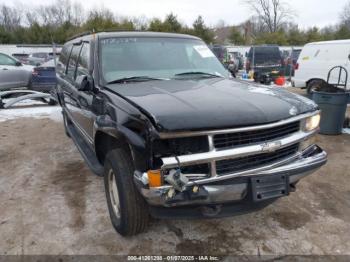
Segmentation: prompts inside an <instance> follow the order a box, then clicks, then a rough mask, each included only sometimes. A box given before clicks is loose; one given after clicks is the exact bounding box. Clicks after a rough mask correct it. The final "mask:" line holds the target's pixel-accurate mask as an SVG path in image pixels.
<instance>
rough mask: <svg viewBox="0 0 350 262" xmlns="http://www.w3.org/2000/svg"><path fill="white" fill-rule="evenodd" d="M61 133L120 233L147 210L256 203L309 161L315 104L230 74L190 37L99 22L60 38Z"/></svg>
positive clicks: (175, 212)
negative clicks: (104, 28) (100, 26)
mask: <svg viewBox="0 0 350 262" xmlns="http://www.w3.org/2000/svg"><path fill="white" fill-rule="evenodd" d="M57 77H58V86H57V93H58V98H59V103H60V105H61V106H62V112H63V117H64V125H65V128H66V132H67V135H68V136H70V137H71V138H72V140H73V141H74V142H75V144H76V146H77V147H78V149H79V151H80V152H81V154H82V156H83V158H84V159H85V161H86V163H87V164H88V165H89V167H90V168H91V170H92V171H93V172H94V173H96V174H97V175H99V176H104V183H105V190H106V197H107V203H108V209H109V213H110V217H111V220H112V223H113V226H114V227H115V229H116V230H117V231H118V232H119V233H120V234H122V235H132V234H136V233H139V232H141V231H143V230H144V229H145V228H146V226H147V224H148V220H149V217H150V215H152V216H153V217H158V218H184V217H194V218H202V217H206V218H213V217H224V216H229V215H233V214H238V213H243V212H248V211H252V210H257V209H259V208H263V207H265V206H267V205H268V204H270V203H272V202H273V201H274V200H275V199H277V198H279V197H281V196H286V195H288V194H289V193H290V192H291V191H294V190H295V185H296V184H297V182H298V181H299V180H300V179H301V178H303V177H305V176H307V175H309V174H311V173H312V172H313V171H315V170H316V169H318V168H319V167H321V166H322V165H323V164H324V163H325V162H326V160H327V155H326V153H325V152H324V151H323V150H322V149H321V148H320V147H318V146H317V145H315V144H313V142H312V139H311V137H313V136H314V135H315V134H316V133H317V131H318V124H319V119H320V115H319V111H318V108H317V106H316V105H315V104H314V103H313V102H312V101H310V100H308V99H306V98H303V97H301V96H298V95H295V94H292V93H289V92H287V91H285V90H280V89H273V88H268V87H262V86H258V85H255V84H250V83H246V82H242V81H239V80H234V79H232V78H231V77H230V76H229V73H228V72H227V71H226V70H225V68H224V67H223V66H222V65H221V63H220V62H219V61H218V59H217V58H216V57H215V55H214V54H213V53H212V52H211V51H210V49H209V48H208V47H207V46H206V45H205V43H204V42H203V41H202V40H200V39H199V38H196V37H193V36H188V35H180V34H167V33H151V32H108V33H103V32H102V33H96V34H90V35H85V36H80V37H77V38H75V39H73V40H71V41H69V42H67V43H66V44H65V45H64V47H63V50H62V53H61V56H60V58H59V61H58V64H57Z"/></svg>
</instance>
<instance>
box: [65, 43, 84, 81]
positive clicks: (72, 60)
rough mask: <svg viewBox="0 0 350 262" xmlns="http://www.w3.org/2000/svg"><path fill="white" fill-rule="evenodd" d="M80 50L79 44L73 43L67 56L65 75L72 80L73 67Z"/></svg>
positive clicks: (75, 64)
mask: <svg viewBox="0 0 350 262" xmlns="http://www.w3.org/2000/svg"><path fill="white" fill-rule="evenodd" d="M80 50H81V45H73V49H72V53H71V55H70V57H69V61H68V67H67V77H68V78H70V79H72V80H74V79H75V69H76V66H77V62H78V57H79V53H80Z"/></svg>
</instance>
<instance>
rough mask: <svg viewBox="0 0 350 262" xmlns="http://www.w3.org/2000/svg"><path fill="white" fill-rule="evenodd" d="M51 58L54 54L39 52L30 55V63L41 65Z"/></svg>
mask: <svg viewBox="0 0 350 262" xmlns="http://www.w3.org/2000/svg"><path fill="white" fill-rule="evenodd" d="M50 59H52V56H50V54H49V53H46V52H37V53H32V54H30V55H29V57H28V63H29V64H30V65H33V66H39V65H41V64H42V63H45V62H47V61H49V60H50Z"/></svg>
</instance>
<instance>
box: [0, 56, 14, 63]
mask: <svg viewBox="0 0 350 262" xmlns="http://www.w3.org/2000/svg"><path fill="white" fill-rule="evenodd" d="M15 64H16V60H14V59H12V58H11V57H9V56H7V55H4V54H0V65H15Z"/></svg>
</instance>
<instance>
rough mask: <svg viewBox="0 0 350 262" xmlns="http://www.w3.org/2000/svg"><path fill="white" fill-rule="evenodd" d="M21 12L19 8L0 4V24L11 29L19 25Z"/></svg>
mask: <svg viewBox="0 0 350 262" xmlns="http://www.w3.org/2000/svg"><path fill="white" fill-rule="evenodd" d="M21 19H22V14H21V11H20V10H19V9H16V8H12V7H9V6H6V5H2V6H0V25H2V26H3V27H4V28H5V29H6V30H8V31H12V30H14V29H16V28H18V27H19V26H20V25H21Z"/></svg>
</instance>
